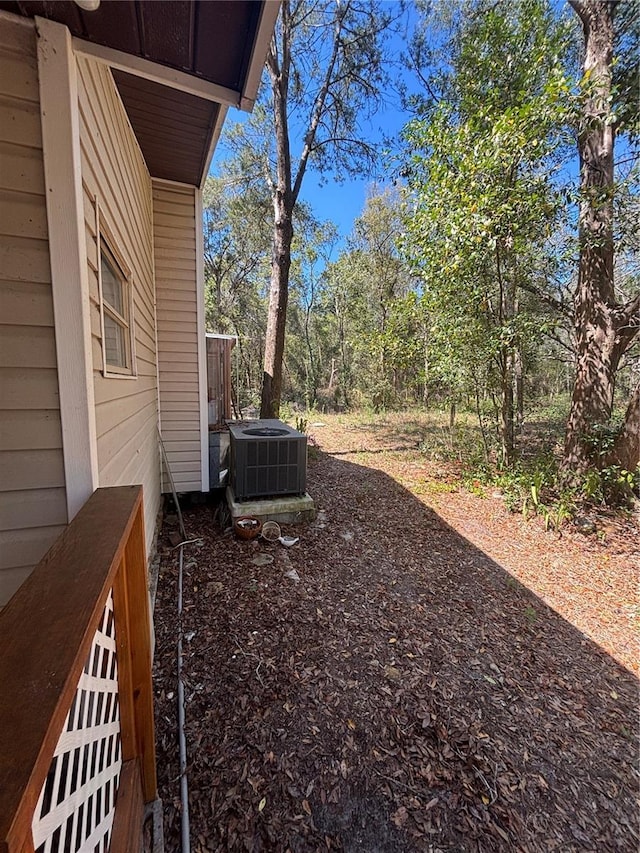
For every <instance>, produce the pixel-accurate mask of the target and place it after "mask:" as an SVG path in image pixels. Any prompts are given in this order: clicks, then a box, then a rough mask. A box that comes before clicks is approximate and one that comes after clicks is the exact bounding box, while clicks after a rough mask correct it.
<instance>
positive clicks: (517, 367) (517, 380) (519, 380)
mask: <svg viewBox="0 0 640 853" xmlns="http://www.w3.org/2000/svg"><path fill="white" fill-rule="evenodd" d="M513 382H514V393H515V398H516V429H517V431H518V433H521V432H522V427H523V426H524V370H523V366H522V351H521V349H520V347H519V346H518V345H516V348H515V350H514V362H513Z"/></svg>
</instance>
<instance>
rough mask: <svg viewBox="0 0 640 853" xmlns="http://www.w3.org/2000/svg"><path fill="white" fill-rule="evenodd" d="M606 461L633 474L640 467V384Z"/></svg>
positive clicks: (607, 463)
mask: <svg viewBox="0 0 640 853" xmlns="http://www.w3.org/2000/svg"><path fill="white" fill-rule="evenodd" d="M604 461H605V464H606V465H619V466H620V467H621V468H624V470H625V471H632V472H633V471H635V470H636V468H637V467H638V465H640V383H639V384H638V385H636V388H635V391H634V392H633V394H632V395H631V400H630V401H629V405H628V407H627V411H626V414H625V416H624V421H623V422H622V427H621V429H620V432H619V433H618V435H617V437H616V440H615V443H614V445H613V449H612V450H611V453H609V454H607V456H606V457H605V460H604Z"/></svg>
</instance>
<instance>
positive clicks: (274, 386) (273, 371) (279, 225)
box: [260, 191, 293, 418]
mask: <svg viewBox="0 0 640 853" xmlns="http://www.w3.org/2000/svg"><path fill="white" fill-rule="evenodd" d="M273 208H274V217H275V219H274V228H273V257H272V261H271V288H270V291H269V314H268V317H267V334H266V339H265V350H264V375H263V379H262V399H261V402H260V417H261V418H277V417H278V414H279V412H280V399H281V396H282V360H283V355H284V332H285V326H286V322H287V302H288V300H289V270H290V268H291V243H292V241H293V220H292V214H291V210H290V209H288V208H289V206H288V205H287V203H286V198H285V193H282V192H280V191H278V192H276V193H275V196H274V200H273Z"/></svg>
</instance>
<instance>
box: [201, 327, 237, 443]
mask: <svg viewBox="0 0 640 853" xmlns="http://www.w3.org/2000/svg"><path fill="white" fill-rule="evenodd" d="M206 338H207V400H208V405H209V416H208V417H209V430H217V429H220V428H221V427H223V426H224V425H225V422H226V421H228V420H230V419H231V417H232V409H233V401H232V397H231V380H232V369H231V351H232V350H233V348H234V346H235V345H236V342H237V338H236V337H235V335H214V334H211V333H207V336H206Z"/></svg>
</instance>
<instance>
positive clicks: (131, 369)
mask: <svg viewBox="0 0 640 853" xmlns="http://www.w3.org/2000/svg"><path fill="white" fill-rule="evenodd" d="M96 244H97V247H96V249H97V267H98V293H99V296H100V335H101V338H100V346H101V347H102V375H103V376H105V377H107V378H109V379H136V377H137V371H136V347H135V317H134V310H133V274H132V272H131V268H130V267H129V265H128V264H127V262H126V261H125V259H124V257H123V255H122V252H120V251H119V250H118V246H117V241H116V239H115V237H114V236H113V233H112V232H111V230H110V229H109V228H108V226H107V224H106V223H105V221H104V216H103V215H102V212H101V208H100V205H99V204H98V203H96ZM103 247H104V248H103ZM103 254H104V255H105V256H106V258H107V260H108V262H109V264H110V266H112V267H113V266H114V265H115V272H116V274H118V278H120V281H121V283H122V291H123V292H122V302H123V307H124V309H125V313H124V315H122V314H120V313H119V312H118V311H117V310H116V309H115V308H114V307H113V306H112V305H110V304H109V302H108V301H107V300H106V299H105V298H104V293H103V288H102V256H103ZM105 313H106V314H108V315H109V316H110V317H111V319H113V320H115V322H116V323H118V324H119V325H120V326H121V327H122V328H123V329H124V330H125V338H126V346H127V357H128V359H127V360H128V364H127V365H126V366H124V367H121V366H119V365H117V364H109V363H108V362H107V348H106V346H105V331H104V317H105Z"/></svg>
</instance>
